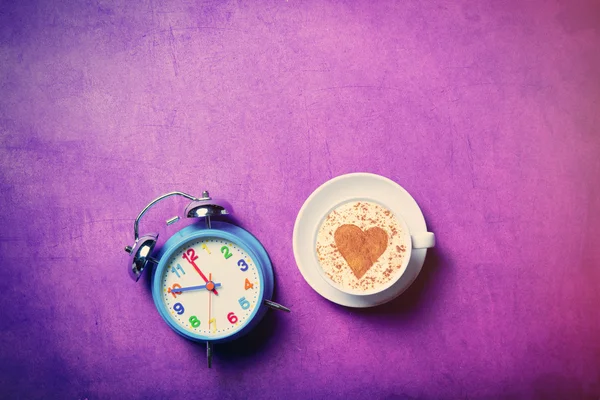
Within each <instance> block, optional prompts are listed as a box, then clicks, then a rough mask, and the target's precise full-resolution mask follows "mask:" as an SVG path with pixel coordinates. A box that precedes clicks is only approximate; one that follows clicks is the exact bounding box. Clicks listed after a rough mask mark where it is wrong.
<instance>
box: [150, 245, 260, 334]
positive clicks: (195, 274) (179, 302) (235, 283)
mask: <svg viewBox="0 0 600 400" xmlns="http://www.w3.org/2000/svg"><path fill="white" fill-rule="evenodd" d="M261 276H262V275H261V274H260V273H259V270H258V267H257V265H256V263H255V260H254V259H253V258H252V257H251V255H250V254H249V253H248V252H246V251H245V250H244V249H242V248H241V247H240V246H239V245H237V244H236V243H234V242H231V241H228V240H225V239H222V238H219V237H215V236H211V237H202V238H198V239H193V240H191V241H189V242H187V243H185V244H184V245H182V246H180V247H179V248H177V249H176V250H175V251H174V252H173V253H172V254H171V256H170V257H169V258H168V259H167V261H166V264H165V265H164V268H163V269H162V273H161V274H160V275H159V276H157V277H156V279H160V288H161V294H160V297H161V300H162V305H163V306H164V308H165V310H166V314H167V316H168V318H170V322H171V323H172V325H174V326H175V327H176V328H178V329H179V330H183V331H184V332H185V333H187V334H190V335H192V336H196V337H198V336H201V337H202V339H205V340H211V339H218V338H223V337H227V336H230V335H233V334H235V333H236V332H238V331H239V330H241V329H242V328H243V327H244V326H245V325H246V324H247V323H248V322H249V321H250V320H251V319H252V317H253V316H254V315H255V314H256V310H257V308H258V307H260V304H258V302H259V301H260V299H262V292H263V287H262V282H261V279H260V277H261Z"/></svg>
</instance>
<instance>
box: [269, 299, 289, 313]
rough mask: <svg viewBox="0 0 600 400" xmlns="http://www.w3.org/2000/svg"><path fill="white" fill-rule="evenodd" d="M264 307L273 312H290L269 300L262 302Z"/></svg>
mask: <svg viewBox="0 0 600 400" xmlns="http://www.w3.org/2000/svg"><path fill="white" fill-rule="evenodd" d="M264 304H265V306H267V307H270V308H272V309H273V310H279V311H285V312H290V309H289V308H287V307H285V306H282V305H281V304H279V303H275V302H274V301H271V300H265V301H264Z"/></svg>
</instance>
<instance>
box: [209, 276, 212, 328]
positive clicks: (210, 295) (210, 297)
mask: <svg viewBox="0 0 600 400" xmlns="http://www.w3.org/2000/svg"><path fill="white" fill-rule="evenodd" d="M208 277H209V278H210V279H211V280H212V274H209V275H208ZM211 291H212V290H209V291H208V330H209V331H210V320H211V318H210V310H211V308H212V307H211V305H210V299H212V293H211Z"/></svg>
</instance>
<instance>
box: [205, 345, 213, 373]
mask: <svg viewBox="0 0 600 400" xmlns="http://www.w3.org/2000/svg"><path fill="white" fill-rule="evenodd" d="M212 353H213V351H212V343H211V342H206V360H207V361H208V368H212Z"/></svg>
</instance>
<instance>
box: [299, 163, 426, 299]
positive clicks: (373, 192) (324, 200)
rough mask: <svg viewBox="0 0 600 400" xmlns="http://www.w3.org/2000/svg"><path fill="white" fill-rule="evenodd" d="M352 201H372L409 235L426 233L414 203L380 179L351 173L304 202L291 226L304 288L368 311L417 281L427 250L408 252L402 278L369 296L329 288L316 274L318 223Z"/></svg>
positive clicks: (417, 207)
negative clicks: (399, 220)
mask: <svg viewBox="0 0 600 400" xmlns="http://www.w3.org/2000/svg"><path fill="white" fill-rule="evenodd" d="M354 199H360V200H372V201H374V202H377V203H379V204H381V205H383V206H385V207H386V208H388V209H389V210H390V211H392V212H393V213H394V214H396V215H398V216H400V217H401V218H402V219H404V222H406V225H408V229H409V231H410V234H411V235H415V234H419V233H425V232H427V226H426V225H425V218H423V213H422V212H421V209H420V208H419V206H418V205H417V202H416V201H415V199H413V198H412V196H411V195H410V194H409V193H408V192H407V191H406V190H405V189H404V188H402V187H401V186H400V185H398V184H397V183H396V182H394V181H392V180H390V179H388V178H385V177H383V176H380V175H375V174H369V173H354V174H347V175H341V176H338V177H336V178H333V179H331V180H330V181H327V182H325V183H324V184H323V185H321V186H320V187H318V188H317V189H316V190H315V191H314V192H313V193H312V194H311V195H310V196H309V197H308V199H306V201H305V202H304V205H302V208H301V209H300V212H299V213H298V217H297V218H296V223H295V225H294V236H293V245H294V257H295V259H296V264H297V265H298V268H299V269H300V273H301V274H302V276H303V277H304V279H305V280H306V282H308V284H309V285H310V286H311V287H312V288H313V289H314V290H315V291H316V292H317V293H319V294H320V295H321V296H323V297H325V298H326V299H328V300H330V301H332V302H334V303H337V304H341V305H343V306H347V307H372V306H376V305H379V304H383V303H387V302H388V301H390V300H392V299H394V298H396V297H397V296H399V295H400V294H401V293H402V292H404V291H405V290H406V289H407V288H408V287H409V286H410V285H411V284H412V283H413V282H414V280H415V279H416V278H417V275H419V272H421V268H422V267H423V262H424V261H425V255H426V254H427V249H414V248H413V249H412V253H411V256H410V260H409V262H408V266H407V268H406V271H405V272H404V274H403V275H402V276H401V277H400V279H399V280H398V281H397V282H396V283H395V284H394V285H392V286H391V287H389V288H388V289H386V290H384V291H382V292H379V293H375V294H371V295H351V294H347V293H344V292H342V291H340V290H338V289H336V288H335V287H333V286H332V285H330V284H329V283H328V282H327V281H325V279H324V278H323V277H322V276H321V274H320V273H319V270H318V269H319V268H321V267H320V266H319V261H318V259H317V255H316V251H315V243H316V236H317V232H318V230H319V227H320V224H321V221H323V219H324V218H325V216H326V215H327V214H328V213H329V212H330V211H331V210H332V209H333V208H334V207H336V206H338V205H339V204H342V203H345V202H347V201H351V200H354Z"/></svg>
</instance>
